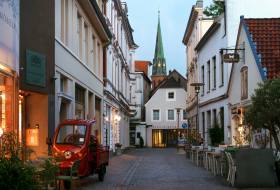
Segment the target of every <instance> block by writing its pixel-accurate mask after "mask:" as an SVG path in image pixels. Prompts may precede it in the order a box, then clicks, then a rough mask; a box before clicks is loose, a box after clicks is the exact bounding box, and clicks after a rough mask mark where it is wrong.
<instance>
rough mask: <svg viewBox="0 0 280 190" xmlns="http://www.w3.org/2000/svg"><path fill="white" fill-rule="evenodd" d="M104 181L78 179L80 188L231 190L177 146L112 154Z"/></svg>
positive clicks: (92, 189)
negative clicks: (182, 152)
mask: <svg viewBox="0 0 280 190" xmlns="http://www.w3.org/2000/svg"><path fill="white" fill-rule="evenodd" d="M107 169H108V170H107V171H108V172H107V174H106V176H105V180H104V182H99V181H98V179H97V176H92V177H88V178H84V179H82V180H81V189H82V190H107V189H108V190H111V189H112V190H142V189H143V190H150V189H151V190H169V189H171V190H172V189H188V190H227V189H230V190H234V189H235V188H232V187H230V186H229V185H228V184H227V182H226V181H225V179H223V178H222V177H214V176H213V175H212V174H211V173H210V172H208V171H206V170H205V169H203V168H200V167H196V166H195V165H194V164H193V163H191V162H190V161H189V160H187V159H186V158H185V155H184V154H179V153H177V152H176V149H136V150H132V151H130V152H129V153H126V154H123V155H121V156H116V157H113V158H112V159H111V161H110V165H109V167H108V168H107Z"/></svg>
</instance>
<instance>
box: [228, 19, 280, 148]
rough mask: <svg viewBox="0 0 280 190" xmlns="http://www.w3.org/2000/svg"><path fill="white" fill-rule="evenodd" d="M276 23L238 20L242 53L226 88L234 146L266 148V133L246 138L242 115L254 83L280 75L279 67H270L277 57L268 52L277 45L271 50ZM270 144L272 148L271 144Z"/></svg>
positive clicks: (253, 88)
mask: <svg viewBox="0 0 280 190" xmlns="http://www.w3.org/2000/svg"><path fill="white" fill-rule="evenodd" d="M279 22H280V19H279V18H271V19H263V18H261V19H254V18H244V17H241V18H240V26H239V32H238V37H237V42H236V46H237V47H242V51H239V54H240V57H241V58H242V59H240V60H239V62H237V63H235V64H234V65H233V66H232V71H231V76H230V82H229V88H228V98H229V112H230V122H231V134H232V143H233V144H235V145H244V144H249V143H251V145H252V146H253V147H263V146H267V147H269V143H268V141H269V140H268V139H269V138H268V134H269V131H268V130H267V131H266V132H264V131H265V130H264V129H263V130H259V131H258V132H256V131H252V134H253V135H252V137H253V138H252V139H246V134H248V133H249V131H248V127H247V126H245V123H244V115H245V113H246V109H247V108H248V106H249V105H251V103H252V102H251V96H252V95H253V94H254V93H255V89H256V88H258V84H260V83H263V82H264V81H265V80H267V79H273V78H279V76H280V75H279V72H280V70H279V67H275V66H274V64H275V62H274V61H275V60H277V59H279V58H277V54H270V53H269V52H270V51H271V52H275V51H277V49H279V45H276V46H273V47H271V44H273V43H274V42H275V39H277V38H279V36H278V35H277V33H276V32H275V31H279V30H280V29H279V27H278V26H279ZM277 23H278V24H277ZM266 26H270V28H271V30H267V28H266ZM260 31H261V33H260ZM272 31H273V32H272ZM262 42H266V43H262ZM268 49H269V50H270V51H267V50H268ZM278 136H279V133H278ZM261 138H262V139H264V138H267V144H262V143H263V142H262V141H260V139H261ZM250 140H251V142H250ZM271 144H272V145H274V143H273V142H272V143H271Z"/></svg>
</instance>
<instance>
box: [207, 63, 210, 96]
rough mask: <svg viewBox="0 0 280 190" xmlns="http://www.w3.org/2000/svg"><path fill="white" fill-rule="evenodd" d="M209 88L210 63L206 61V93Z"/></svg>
mask: <svg viewBox="0 0 280 190" xmlns="http://www.w3.org/2000/svg"><path fill="white" fill-rule="evenodd" d="M210 88H211V78H210V61H207V92H209V91H210Z"/></svg>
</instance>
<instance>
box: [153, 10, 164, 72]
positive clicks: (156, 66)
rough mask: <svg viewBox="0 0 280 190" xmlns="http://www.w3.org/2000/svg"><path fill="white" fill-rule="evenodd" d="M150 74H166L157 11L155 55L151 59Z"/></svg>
mask: <svg viewBox="0 0 280 190" xmlns="http://www.w3.org/2000/svg"><path fill="white" fill-rule="evenodd" d="M152 75H166V63H165V58H164V51H163V44H162V35H161V27H160V12H158V26H157V39H156V47H155V55H154V59H153V74H152Z"/></svg>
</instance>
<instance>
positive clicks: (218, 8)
mask: <svg viewBox="0 0 280 190" xmlns="http://www.w3.org/2000/svg"><path fill="white" fill-rule="evenodd" d="M224 9H225V3H224V1H218V0H213V4H211V5H210V6H208V7H206V8H205V9H204V11H203V13H204V14H205V15H206V16H208V17H212V18H216V17H218V16H220V15H221V14H222V13H223V12H224Z"/></svg>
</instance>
